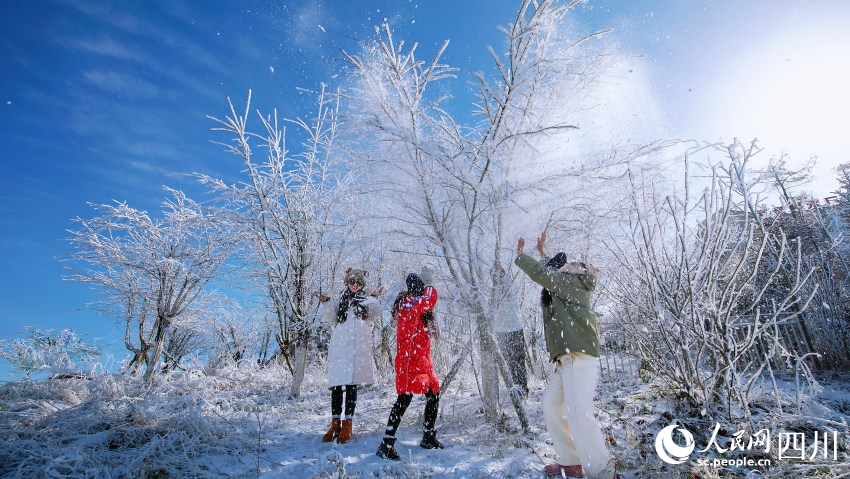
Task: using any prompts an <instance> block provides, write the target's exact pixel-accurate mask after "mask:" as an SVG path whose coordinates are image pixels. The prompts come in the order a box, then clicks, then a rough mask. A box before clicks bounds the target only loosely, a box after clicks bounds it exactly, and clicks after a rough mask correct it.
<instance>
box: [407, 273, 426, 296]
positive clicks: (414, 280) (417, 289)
mask: <svg viewBox="0 0 850 479" xmlns="http://www.w3.org/2000/svg"><path fill="white" fill-rule="evenodd" d="M404 283H405V285H406V286H407V294H409V295H411V296H422V295H423V294H424V291H423V290H424V289H425V283H423V282H422V278H420V277H419V275H418V274H416V273H410V274H408V275H407V279H405V280H404Z"/></svg>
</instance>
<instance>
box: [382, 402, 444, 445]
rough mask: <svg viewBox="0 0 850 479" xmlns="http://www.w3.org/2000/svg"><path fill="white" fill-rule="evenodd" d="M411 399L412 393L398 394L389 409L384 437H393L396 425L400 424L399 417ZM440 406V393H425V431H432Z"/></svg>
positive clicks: (402, 414)
mask: <svg viewBox="0 0 850 479" xmlns="http://www.w3.org/2000/svg"><path fill="white" fill-rule="evenodd" d="M412 400H413V394H399V395H398V398H397V399H396V400H395V404H393V408H392V409H391V410H390V418H389V420H388V421H387V429H386V431H385V433H386V437H395V433H396V431H397V430H398V425H399V424H401V418H402V416H404V412H405V411H407V407H408V406H410V402H411V401H412ZM439 408H440V395H439V393H438V394H434V393H432V392H429V393H426V394H425V421H424V422H425V432H434V426H435V425H436V424H437V412H438V410H439Z"/></svg>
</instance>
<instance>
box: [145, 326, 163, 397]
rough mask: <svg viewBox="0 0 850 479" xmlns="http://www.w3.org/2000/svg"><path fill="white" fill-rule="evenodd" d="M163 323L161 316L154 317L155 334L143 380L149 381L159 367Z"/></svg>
mask: <svg viewBox="0 0 850 479" xmlns="http://www.w3.org/2000/svg"><path fill="white" fill-rule="evenodd" d="M165 323H166V320H165V318H163V317H162V316H160V317H158V318H156V326H155V327H156V336H155V338H154V350H153V354H152V355H151V358H150V363H148V367H147V370H146V371H145V377H144V380H145V382H148V381H150V380H151V379H152V378H153V376H154V374H156V372H157V370H158V369H159V358H160V357H161V356H162V348H163V347H164V345H165Z"/></svg>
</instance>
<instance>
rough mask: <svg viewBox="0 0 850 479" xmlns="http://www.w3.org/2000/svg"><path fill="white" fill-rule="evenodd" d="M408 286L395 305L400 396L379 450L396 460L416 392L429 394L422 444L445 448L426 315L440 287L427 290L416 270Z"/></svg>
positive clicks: (434, 301)
mask: <svg viewBox="0 0 850 479" xmlns="http://www.w3.org/2000/svg"><path fill="white" fill-rule="evenodd" d="M406 285H407V290H406V291H404V292H402V294H399V296H398V298H396V301H395V304H394V305H393V317H394V318H395V319H396V321H397V334H396V342H397V345H398V348H397V354H396V358H395V389H396V393H397V394H398V398H397V399H396V402H395V404H394V405H393V408H392V410H391V411H390V417H389V420H388V421H387V429H386V431H385V435H384V440H383V442H381V446H380V447H379V448H378V452H377V455H378V456H379V457H382V458H385V459H392V460H394V461H398V460H399V459H400V458H399V455H398V452H396V450H395V441H396V437H395V434H396V431H397V430H398V425H399V424H400V423H401V418H402V416H404V412H405V411H406V410H407V407H408V406H409V405H410V402H411V401H412V400H413V395H414V394H424V395H425V420H424V428H425V432H424V434H423V436H422V441H421V442H420V443H419V445H420V446H421V447H423V448H425V449H442V448H443V445H442V444H441V443H440V441H438V440H437V432H436V431H435V430H434V426H435V424H436V422H437V412H438V409H439V404H440V382H439V381H438V380H437V375H436V374H434V364H433V361H432V360H431V339H430V337H429V336H428V332H429V326H430V325H429V324H427V323H426V321H425V320H423V318H422V315H423V314H425V313H427V312H428V311H431V310H432V309H433V308H434V305H435V304H437V290H436V289H434V287H428V288H427V289H426V288H425V284H424V283H423V282H422V279H421V278H420V277H419V276H418V275H416V274H415V273H410V274H409V275H407V280H406Z"/></svg>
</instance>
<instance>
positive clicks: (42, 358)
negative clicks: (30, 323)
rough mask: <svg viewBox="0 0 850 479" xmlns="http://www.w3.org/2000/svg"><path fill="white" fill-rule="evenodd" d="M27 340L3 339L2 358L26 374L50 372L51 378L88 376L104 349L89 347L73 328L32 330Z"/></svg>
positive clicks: (27, 375)
mask: <svg viewBox="0 0 850 479" xmlns="http://www.w3.org/2000/svg"><path fill="white" fill-rule="evenodd" d="M28 333H29V334H28V336H27V337H25V338H7V339H2V340H0V357H1V358H3V359H5V360H7V361H9V362H10V363H11V364H12V366H14V367H15V368H16V369H18V370H20V371H22V372H23V373H24V378H25V379H27V378H29V376H30V375H31V374H33V373H37V372H41V371H49V372H50V374H51V376H53V377H58V376H63V375H69V376H76V375H80V374H87V373H88V372H89V371H88V370H87V369H86V368H87V366H88V367H90V366H91V362H93V361H95V360H96V359H97V357H98V356H99V355H100V348H98V347H97V346H95V345H92V344H88V343H87V342H85V341H83V339H82V338H80V337H79V336H77V334H76V333H75V332H74V331H73V330H70V329H63V330H62V331H54V330H52V329H50V330H43V329H40V328H33V329H30V330H29V332H28Z"/></svg>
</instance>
